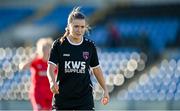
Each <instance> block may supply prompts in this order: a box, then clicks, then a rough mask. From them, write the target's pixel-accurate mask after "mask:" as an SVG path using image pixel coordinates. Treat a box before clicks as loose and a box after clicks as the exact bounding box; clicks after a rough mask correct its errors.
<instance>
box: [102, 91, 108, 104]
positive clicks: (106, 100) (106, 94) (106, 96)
mask: <svg viewBox="0 0 180 111" xmlns="http://www.w3.org/2000/svg"><path fill="white" fill-rule="evenodd" d="M101 103H102V104H103V105H106V104H108V103H109V93H108V91H104V96H103V98H102V100H101Z"/></svg>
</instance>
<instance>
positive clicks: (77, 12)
mask: <svg viewBox="0 0 180 111" xmlns="http://www.w3.org/2000/svg"><path fill="white" fill-rule="evenodd" d="M80 9H81V7H75V8H74V9H73V10H72V11H71V13H70V14H69V16H68V21H67V26H68V25H69V24H70V23H72V22H73V20H75V19H85V20H86V17H85V15H84V14H83V13H82V12H81V11H80ZM89 29H90V27H89V25H88V24H87V23H86V29H85V32H86V33H87V34H89ZM68 35H69V29H68V27H66V28H65V33H64V35H63V36H62V37H60V42H61V44H62V43H63V41H64V39H65V37H67V36H68Z"/></svg>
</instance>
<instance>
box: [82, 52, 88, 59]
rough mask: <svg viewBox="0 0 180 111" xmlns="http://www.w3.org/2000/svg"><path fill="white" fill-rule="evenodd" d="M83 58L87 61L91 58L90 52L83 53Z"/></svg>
mask: <svg viewBox="0 0 180 111" xmlns="http://www.w3.org/2000/svg"><path fill="white" fill-rule="evenodd" d="M83 58H84V59H85V60H87V59H88V58H89V52H83Z"/></svg>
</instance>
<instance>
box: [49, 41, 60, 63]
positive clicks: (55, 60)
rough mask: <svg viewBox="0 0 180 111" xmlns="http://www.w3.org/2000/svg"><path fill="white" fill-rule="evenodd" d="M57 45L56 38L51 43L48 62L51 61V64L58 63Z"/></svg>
mask: <svg viewBox="0 0 180 111" xmlns="http://www.w3.org/2000/svg"><path fill="white" fill-rule="evenodd" d="M58 47H59V42H58V41H57V40H56V41H54V42H53V44H52V48H51V51H50V56H49V61H48V63H51V64H53V65H57V64H58V60H59V55H60V54H59V48H58Z"/></svg>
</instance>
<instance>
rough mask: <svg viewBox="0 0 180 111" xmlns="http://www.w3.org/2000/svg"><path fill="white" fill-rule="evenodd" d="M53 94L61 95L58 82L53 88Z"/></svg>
mask: <svg viewBox="0 0 180 111" xmlns="http://www.w3.org/2000/svg"><path fill="white" fill-rule="evenodd" d="M51 92H52V93H53V94H59V86H58V84H57V83H56V82H55V83H54V84H53V85H52V86H51Z"/></svg>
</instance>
